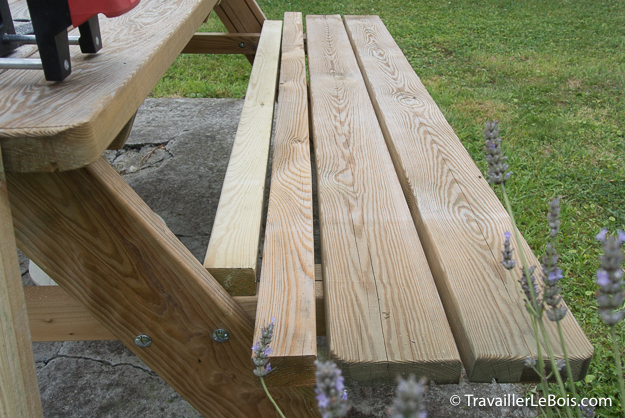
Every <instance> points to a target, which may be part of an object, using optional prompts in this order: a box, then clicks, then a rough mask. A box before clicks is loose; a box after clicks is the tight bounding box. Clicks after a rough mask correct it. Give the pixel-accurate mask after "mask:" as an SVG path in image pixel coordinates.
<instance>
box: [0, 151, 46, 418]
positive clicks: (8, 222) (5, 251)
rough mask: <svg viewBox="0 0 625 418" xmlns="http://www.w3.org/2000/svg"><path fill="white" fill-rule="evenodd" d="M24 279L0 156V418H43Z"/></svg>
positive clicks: (0, 157) (0, 156)
mask: <svg viewBox="0 0 625 418" xmlns="http://www.w3.org/2000/svg"><path fill="white" fill-rule="evenodd" d="M30 341H31V340H30V332H29V328H28V316H27V314H26V303H25V300H24V292H23V290H22V275H21V274H20V265H19V261H18V260H17V253H16V251H15V236H14V235H13V221H12V219H11V208H10V205H9V195H8V193H7V183H6V179H5V176H4V168H3V167H2V155H1V153H0V417H6V418H31V417H32V418H35V417H41V416H43V415H42V411H41V400H40V399H39V387H38V385H37V375H36V374H35V359H34V357H33V350H32V344H31V342H30Z"/></svg>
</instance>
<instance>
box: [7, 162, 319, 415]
mask: <svg viewBox="0 0 625 418" xmlns="http://www.w3.org/2000/svg"><path fill="white" fill-rule="evenodd" d="M7 181H8V188H9V194H10V202H11V211H12V213H13V223H14V226H15V236H16V238H17V242H18V245H19V247H20V249H22V251H23V252H24V253H25V254H26V255H27V256H28V257H29V258H31V259H32V260H33V261H34V262H35V263H36V264H37V265H39V266H40V267H42V268H43V269H44V270H45V271H46V272H47V273H48V274H49V275H50V277H52V279H53V280H54V281H56V282H57V283H58V284H59V285H60V286H61V287H62V288H64V289H65V290H66V291H67V292H68V293H69V294H70V295H72V296H73V297H74V298H75V299H76V300H78V301H79V302H81V303H82V304H83V305H84V306H85V307H86V308H87V309H88V310H89V311H90V312H91V313H92V314H93V316H95V317H96V318H97V319H98V320H99V321H100V322H101V323H102V324H103V325H104V326H105V327H106V328H107V329H108V330H109V331H110V332H111V333H112V334H113V335H115V336H116V337H117V338H118V339H119V340H121V341H122V342H123V343H124V344H125V345H126V346H127V347H128V348H130V349H131V350H132V351H133V352H134V353H135V354H136V355H137V356H138V357H139V358H141V359H142V360H143V361H144V362H145V363H146V364H147V365H148V366H149V367H151V368H152V369H153V370H154V371H155V372H156V373H158V374H159V375H160V376H161V377H162V378H163V379H164V380H165V381H166V382H168V383H169V384H170V385H171V386H172V387H173V388H174V389H175V390H176V391H178V393H180V394H181V395H182V396H183V397H184V398H185V399H186V400H188V401H189V402H190V403H191V404H192V405H193V406H194V407H195V408H196V409H197V410H198V411H200V412H201V413H202V414H204V415H205V416H215V417H246V418H248V417H258V416H275V411H274V409H273V406H272V405H271V403H270V401H269V400H268V399H267V397H266V396H265V395H264V393H263V391H262V390H260V389H259V388H258V381H257V378H256V377H255V376H254V375H253V373H252V367H253V363H252V361H251V359H250V356H251V350H250V348H251V346H252V338H253V334H252V333H253V325H254V324H253V322H252V320H251V318H250V317H249V316H248V315H247V314H246V313H245V312H244V311H243V310H242V309H241V307H240V306H239V305H238V304H237V303H236V302H235V301H234V300H233V299H232V298H231V297H230V295H228V294H227V293H226V291H225V290H224V289H223V288H222V287H221V286H220V285H219V283H217V281H216V280H215V279H214V278H213V277H212V276H211V275H210V274H209V273H208V272H207V271H206V269H204V267H203V266H202V265H201V264H200V263H199V262H198V261H197V260H196V259H195V258H194V257H193V255H192V254H191V253H190V252H189V251H188V250H187V249H186V248H185V247H184V245H182V243H180V241H179V240H178V239H177V238H176V237H175V235H174V234H173V233H172V232H171V231H170V230H169V229H168V228H167V227H166V226H165V224H164V223H163V222H162V221H161V220H160V219H159V218H158V217H157V216H156V214H154V212H152V211H151V210H150V208H149V207H148V206H147V205H146V204H145V203H144V202H143V201H142V200H141V199H140V198H139V196H137V195H136V193H135V192H134V191H133V190H132V189H131V188H130V186H128V184H127V183H126V182H125V181H124V180H123V179H122V178H121V177H120V176H119V175H118V174H117V173H116V172H115V170H114V169H113V168H112V167H111V166H110V165H109V164H108V163H107V162H106V161H105V160H104V159H102V158H100V159H99V160H98V161H96V162H95V163H93V164H91V165H89V166H87V167H84V168H81V169H79V170H72V171H66V172H61V173H58V172H57V173H35V174H8V175H7ZM217 329H225V330H227V332H228V333H229V336H230V337H229V340H228V341H226V342H216V341H215V340H213V338H212V333H213V331H215V330H217ZM141 334H145V335H148V336H149V337H150V338H151V345H150V346H149V347H146V348H140V347H138V346H137V345H135V342H134V340H135V337H136V336H138V335H141ZM272 394H274V396H275V397H276V398H278V399H277V400H278V403H279V404H280V405H281V406H282V407H283V408H284V411H285V413H286V414H287V416H298V417H304V416H314V415H315V411H314V407H313V404H314V396H313V394H312V389H310V388H304V389H301V390H297V391H296V390H294V389H276V390H272Z"/></svg>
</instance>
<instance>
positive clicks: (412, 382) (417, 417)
mask: <svg viewBox="0 0 625 418" xmlns="http://www.w3.org/2000/svg"><path fill="white" fill-rule="evenodd" d="M425 384H426V381H425V379H421V380H419V381H417V379H416V378H415V376H414V375H410V376H409V377H408V379H403V378H401V377H399V378H398V384H397V390H396V394H395V399H394V400H393V406H392V407H391V413H390V416H391V418H426V417H427V412H426V410H425V404H424V402H423V395H424V393H425Z"/></svg>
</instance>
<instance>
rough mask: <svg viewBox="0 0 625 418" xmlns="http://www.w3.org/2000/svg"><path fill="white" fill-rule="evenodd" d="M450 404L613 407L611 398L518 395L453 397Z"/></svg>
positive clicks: (472, 405)
mask: <svg viewBox="0 0 625 418" xmlns="http://www.w3.org/2000/svg"><path fill="white" fill-rule="evenodd" d="M449 402H450V403H451V404H452V405H454V406H460V405H462V406H468V407H480V406H519V407H521V406H529V407H545V406H549V407H566V406H569V407H571V406H592V407H598V406H607V407H610V406H612V399H610V398H582V399H575V398H572V397H566V398H563V397H560V396H556V395H549V396H547V397H546V398H543V397H535V396H534V395H530V396H519V395H517V394H507V395H505V396H494V397H482V396H475V395H473V394H465V395H462V396H460V395H453V396H452V397H450V398H449Z"/></svg>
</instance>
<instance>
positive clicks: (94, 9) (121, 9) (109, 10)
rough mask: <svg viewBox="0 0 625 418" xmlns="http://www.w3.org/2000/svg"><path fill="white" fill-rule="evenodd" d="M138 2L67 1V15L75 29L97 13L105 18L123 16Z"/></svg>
mask: <svg viewBox="0 0 625 418" xmlns="http://www.w3.org/2000/svg"><path fill="white" fill-rule="evenodd" d="M139 1H140V0H67V3H68V4H69V13H70V15H71V16H72V25H74V27H75V28H77V27H78V26H80V25H82V24H83V23H85V22H86V21H87V20H89V19H91V18H92V17H93V16H95V15H97V14H98V13H102V14H104V15H105V16H106V17H115V16H120V15H123V14H124V13H126V12H128V11H129V10H131V9H132V8H134V7H135V6H136V5H137V4H139Z"/></svg>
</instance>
